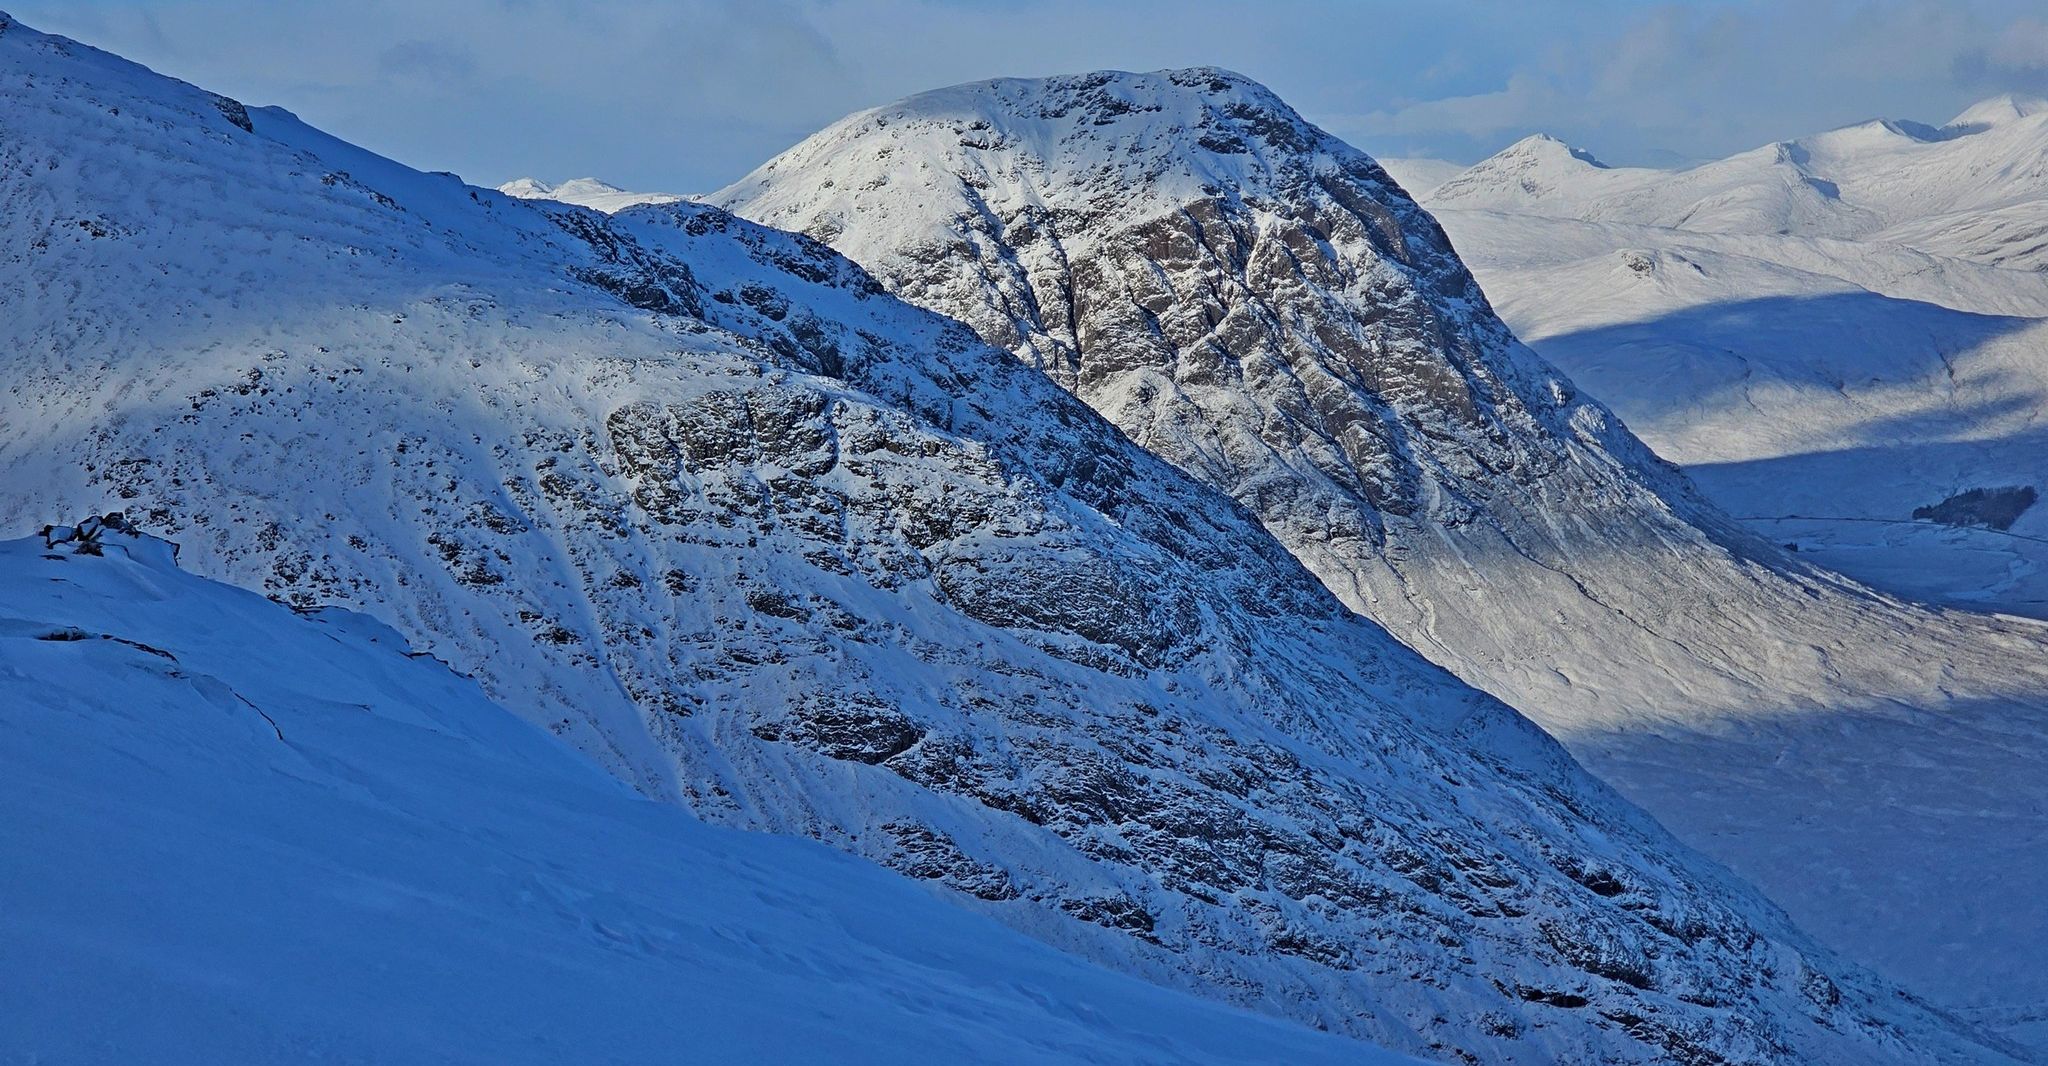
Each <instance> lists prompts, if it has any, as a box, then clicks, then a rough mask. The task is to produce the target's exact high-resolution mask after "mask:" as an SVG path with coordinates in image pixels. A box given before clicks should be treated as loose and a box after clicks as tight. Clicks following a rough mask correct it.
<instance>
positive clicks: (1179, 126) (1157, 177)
mask: <svg viewBox="0 0 2048 1066" xmlns="http://www.w3.org/2000/svg"><path fill="white" fill-rule="evenodd" d="M1338 172H1348V173H1349V174H1350V175H1351V177H1349V178H1347V179H1345V180H1348V181H1354V182H1366V183H1368V184H1371V185H1372V186H1374V187H1375V188H1376V189H1384V190H1392V189H1394V188H1395V186H1393V183H1392V179H1390V178H1388V177H1387V176H1386V174H1385V172H1384V171H1382V170H1380V168H1379V167H1378V166H1377V165H1376V164H1374V163H1373V162H1372V161H1371V160H1370V159H1369V158H1367V157H1366V156H1365V155H1364V154H1363V153H1361V152H1359V151H1358V150H1356V149H1354V148H1352V147H1351V146H1349V145H1346V144H1344V143H1343V142H1342V141H1339V140H1337V139H1336V138H1334V137H1331V136H1330V135H1328V134H1327V133H1324V132H1323V131H1322V130H1320V129H1318V128H1316V127H1315V126H1314V125H1312V124H1311V123H1309V122H1308V121H1307V120H1306V119H1304V118H1302V117H1301V115H1300V114H1298V113H1296V112H1295V111H1294V109H1293V108H1291V107H1289V106H1287V104H1285V103H1284V102H1282V101H1281V100H1280V98H1279V97H1277V96H1275V95H1274V94H1273V93H1272V91H1271V90H1269V89H1267V88H1265V87H1264V86H1262V85H1260V84H1258V83H1257V82H1255V81H1252V80H1251V79H1249V78H1246V77H1245V76H1243V75H1241V74H1236V73H1233V72H1230V71H1227V70H1222V69H1219V68H1215V67H1193V68H1188V69H1183V70H1164V71H1155V72H1152V73H1149V74H1134V73H1129V72H1124V71H1099V72H1095V73H1091V74H1081V75H1073V76H1066V77H1055V78H1042V79H1024V78H1002V79H996V80H993V81H983V82H972V83H969V84H965V85H956V86H952V87H950V88H945V89H937V90H933V91H931V92H925V93H919V94H917V95H915V96H911V97H908V98H906V99H904V100H901V101H898V102H896V103H893V104H888V105H884V106H882V107H878V108H874V109H871V110H868V111H862V112H858V113H856V114H853V115H850V116H848V117H846V118H844V119H842V120H840V121H839V122H837V123H834V124H833V125H831V126H830V127H828V128H826V129H825V130H823V131H821V132H819V133H818V134H815V135H813V136H812V137H810V138H808V139H807V140H805V141H804V142H803V143H802V144H799V145H798V146H796V147H795V148H793V149H791V150H790V151H788V152H786V153H784V154H783V155H781V156H779V157H777V158H776V159H774V160H771V161H769V162H768V163H766V164H764V165H763V166H762V167H760V168H758V169H757V170H755V171H754V172H753V173H751V174H749V175H747V176H746V177H745V178H742V179H741V180H740V181H738V182H736V183H735V184H733V185H732V186H731V187H729V188H727V189H725V190H723V191H721V192H719V193H717V194H715V195H714V196H713V197H711V199H712V200H713V201H714V202H719V203H735V202H739V201H742V200H744V201H746V202H748V203H749V205H750V211H752V212H753V214H754V216H755V217H757V218H764V219H777V218H780V219H784V220H789V219H794V218H796V217H797V216H799V215H802V216H804V218H805V221H804V223H803V228H804V232H808V233H811V234H812V235H813V236H824V237H829V236H832V235H835V234H837V233H839V232H841V231H845V230H849V229H851V230H862V231H865V230H866V229H867V228H868V227H849V226H848V225H846V223H845V220H847V219H850V218H851V217H853V216H855V215H859V214H862V213H869V212H873V213H875V214H877V215H885V216H887V217H888V219H889V220H890V222H889V227H890V229H891V230H892V231H893V232H895V233H898V234H915V235H916V237H917V238H918V239H920V240H924V241H929V242H935V243H940V244H943V243H945V242H947V241H949V240H950V237H949V236H948V234H949V232H950V228H951V224H952V221H953V216H954V214H955V212H956V211H958V210H959V209H960V208H961V205H962V203H963V202H970V203H971V202H980V203H984V204H1003V205H1009V206H1014V207H1015V208H1017V209H1019V210H1024V209H1027V208H1028V209H1029V210H1031V211H1034V212H1039V213H1045V212H1058V211H1077V212H1085V213H1087V214H1089V215H1091V216H1096V217H1098V218H1100V219H1102V220H1105V221H1114V222H1116V223H1118V224H1120V225H1135V224H1138V223H1141V222H1143V221H1145V220H1147V219H1150V218H1154V217H1157V216H1159V215H1162V214H1168V213H1171V212H1172V211H1173V210H1175V209H1176V207H1177V206H1178V205H1181V204H1184V203H1187V202H1190V201H1193V200H1198V199H1210V198H1225V199H1253V198H1259V197H1267V198H1271V197H1273V196H1275V195H1277V194H1278V192H1279V191H1280V190H1281V189H1282V188H1283V187H1288V186H1294V185H1299V184H1301V183H1302V182H1305V181H1313V180H1315V176H1316V175H1319V174H1320V175H1330V174H1336V173H1338ZM798 173H801V174H803V175H805V176H807V177H808V178H812V179H816V180H815V181H805V182H803V183H802V184H804V185H806V186H814V187H815V188H816V189H818V190H819V192H820V194H821V195H822V198H823V200H824V201H825V202H822V203H816V204H796V203H790V202H785V201H784V200H783V199H782V194H781V192H780V190H783V189H785V188H788V187H790V186H791V185H792V182H790V181H788V180H786V179H787V177H788V176H789V175H792V174H798ZM884 187H887V188H888V189H889V194H888V195H876V192H877V190H880V189H883V188H884ZM912 190H915V191H914V193H913V192H912ZM1375 195H1378V193H1376V194H1375ZM1395 195H1399V194H1398V193H1395ZM1402 198H1403V199H1405V197H1402ZM778 224H779V223H778ZM835 227H836V228H835ZM1072 236H1073V237H1084V236H1085V235H1083V234H1080V233H1078V232H1076V233H1073V234H1072ZM841 250H842V251H851V249H848V248H846V247H844V246H842V247H841ZM1072 250H1074V251H1080V250H1081V249H1072ZM877 251H879V249H877ZM856 258H858V255H857V254H856Z"/></svg>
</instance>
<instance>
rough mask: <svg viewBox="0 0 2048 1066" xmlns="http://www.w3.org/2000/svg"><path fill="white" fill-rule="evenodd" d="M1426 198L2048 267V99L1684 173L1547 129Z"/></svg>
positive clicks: (1997, 103)
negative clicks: (1637, 163)
mask: <svg viewBox="0 0 2048 1066" xmlns="http://www.w3.org/2000/svg"><path fill="white" fill-rule="evenodd" d="M1428 200H1429V203H1430V205H1431V206H1432V207H1433V208H1459V209H1486V210H1496V211H1510V212H1514V213H1519V214H1541V215H1549V216H1557V217H1567V218H1577V219H1581V220H1585V221H1595V222H1627V223H1634V224H1638V225H1649V226H1661V227H1669V228H1675V229H1685V230H1697V231H1701V232H1706V233H1749V234H1777V233H1784V234H1794V235H1797V236H1803V237H1839V238H1854V239H1859V240H1877V241H1883V242H1886V243H1891V244H1903V245H1905V246H1907V247H1911V248H1917V249H1919V250H1921V251H1924V252H1928V253H1930V254H1933V255H1941V256H1947V257H1951V258H1959V259H1967V260H1970V261H1973V262H1980V263H1985V264H1988V265H1992V266H2005V267H2011V268H2016V269H2029V270H2038V269H2048V101H2041V100H2034V99H2026V98H2019V97H2013V96H2001V97H1995V98H1993V99H1990V100H1985V101H1983V102H1981V103H1979V104H1977V105H1975V106H1973V107H1971V108H1969V109H1968V110H1966V111H1964V112H1963V113H1962V114H1960V115H1957V116H1956V117H1955V118H1953V119H1951V120H1949V121H1948V122H1947V123H1944V124H1943V125H1940V126H1929V125H1926V124H1924V123H1918V122H1908V121H1900V120H1877V121H1871V122H1865V123H1862V124H1860V125H1855V126H1848V127H1844V128H1842V129H1838V130H1830V131H1828V132H1826V133H1820V134H1814V135H1812V136H1809V137H1801V138H1798V139H1796V140H1789V141H1780V142H1778V143H1775V144H1770V145H1766V146H1764V147H1762V148H1758V149H1755V150H1752V151H1748V152H1743V153H1740V154H1738V155H1733V156H1730V157H1728V158H1727V159H1722V160H1718V161H1715V162H1712V163H1707V164H1704V165H1702V166H1697V167H1692V168H1689V169H1686V170H1680V171H1665V170H1653V169H1648V168H1610V167H1606V166H1604V165H1602V164H1601V163H1599V161H1598V160H1596V159H1594V158H1593V157H1592V156H1591V155H1589V154H1587V153H1585V152H1583V151H1580V150H1578V149H1573V148H1570V147H1568V146H1567V145H1565V144H1564V143H1563V142H1561V141H1558V140H1556V139H1555V138H1551V137H1547V136H1543V135H1540V134H1539V135H1536V136H1532V137H1529V138H1527V139H1525V140H1523V141H1520V142H1518V143H1517V144H1515V145H1514V146H1512V147H1510V148H1508V149H1507V150H1506V151H1503V152H1502V153H1500V154H1499V155H1496V156H1494V157H1493V158H1491V159H1488V160H1485V161H1484V162H1481V163H1479V164H1478V165H1477V166H1474V167H1473V168H1471V169H1470V170H1469V171H1467V172H1466V173H1464V174H1461V175H1459V176H1457V177H1455V178H1452V179H1449V180H1447V181H1444V182H1442V183H1441V184H1439V185H1438V186H1437V187H1436V188H1435V189H1434V190H1432V191H1431V192H1430V194H1429V197H1428Z"/></svg>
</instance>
